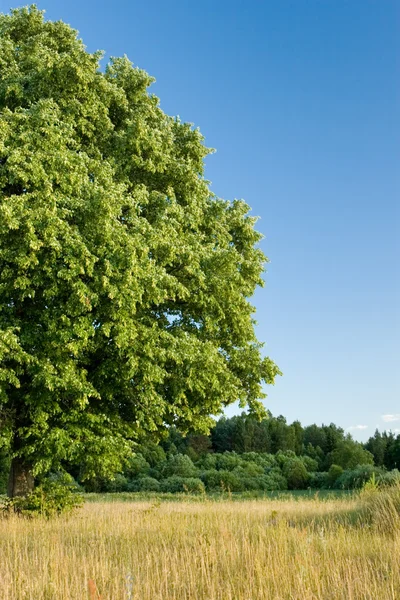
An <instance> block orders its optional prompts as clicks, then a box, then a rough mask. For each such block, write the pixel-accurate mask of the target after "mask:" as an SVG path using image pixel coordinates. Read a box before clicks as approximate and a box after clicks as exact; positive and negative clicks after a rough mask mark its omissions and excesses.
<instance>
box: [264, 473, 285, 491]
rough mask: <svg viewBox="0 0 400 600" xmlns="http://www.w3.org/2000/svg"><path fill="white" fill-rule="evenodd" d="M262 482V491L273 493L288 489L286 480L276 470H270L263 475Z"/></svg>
mask: <svg viewBox="0 0 400 600" xmlns="http://www.w3.org/2000/svg"><path fill="white" fill-rule="evenodd" d="M263 482H264V485H265V487H263V489H264V490H269V491H273V490H287V489H288V483H287V480H286V478H285V477H284V476H283V475H282V472H281V470H280V469H278V468H275V469H270V471H269V472H268V473H266V475H264V477H263Z"/></svg>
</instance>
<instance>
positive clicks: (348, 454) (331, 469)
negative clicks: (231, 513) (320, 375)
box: [0, 413, 400, 493]
mask: <svg viewBox="0 0 400 600" xmlns="http://www.w3.org/2000/svg"><path fill="white" fill-rule="evenodd" d="M8 463H9V458H8V457H7V454H6V453H4V452H3V454H1V453H0V491H4V488H5V485H6V473H7V471H8ZM399 466H400V435H397V436H396V435H395V434H393V433H392V432H386V431H384V432H383V433H380V432H379V431H378V430H377V431H376V432H375V434H374V435H373V436H372V437H370V438H369V440H368V441H367V442H366V443H365V444H362V443H360V442H357V441H355V440H354V439H353V438H352V436H351V435H350V434H349V433H346V432H345V431H344V430H343V429H342V428H341V427H338V426H337V425H335V424H333V423H331V424H330V425H321V426H318V425H315V424H313V425H308V426H306V427H303V426H302V425H301V423H300V422H299V421H294V422H293V423H291V424H288V423H287V421H286V419H285V418H284V417H283V416H279V417H274V416H272V415H271V414H269V418H267V419H263V420H262V421H257V419H255V418H254V417H252V416H251V415H248V414H245V413H242V414H241V415H238V416H234V417H231V418H227V417H222V418H221V419H219V420H218V421H217V422H216V424H215V427H214V428H213V429H212V431H211V433H210V435H208V436H206V435H203V434H199V433H195V432H192V433H189V434H187V435H184V434H183V433H182V432H181V431H179V430H178V429H177V428H176V427H170V428H169V429H168V431H167V434H166V436H165V437H164V439H162V440H161V441H160V442H158V443H156V442H154V441H153V440H151V439H149V438H147V439H143V440H142V443H141V444H140V445H139V446H138V447H137V448H136V451H135V454H134V455H132V457H131V458H130V460H129V461H128V463H127V464H126V466H125V468H124V470H123V471H122V472H119V473H115V474H114V477H113V478H109V479H105V478H103V477H95V478H92V479H90V480H87V481H83V479H84V477H83V473H82V470H81V469H80V468H79V467H76V466H75V467H72V466H70V465H68V464H66V465H65V470H66V471H67V473H68V474H69V476H70V477H71V480H74V481H76V482H77V484H76V485H77V486H78V487H80V488H81V489H83V490H85V491H88V492H95V491H97V492H120V491H155V492H157V491H160V492H185V491H186V492H191V493H202V492H205V491H207V492H220V491H230V492H245V491H268V490H287V489H289V490H296V489H306V488H315V489H353V488H359V487H361V486H362V485H363V484H364V483H365V482H366V481H368V480H369V479H370V478H371V476H372V475H373V474H374V475H375V478H376V480H377V481H380V482H386V483H391V482H394V481H397V480H399V478H400V474H399V471H398V470H397V468H398V467H399ZM54 476H56V474H52V477H54ZM64 476H65V474H64Z"/></svg>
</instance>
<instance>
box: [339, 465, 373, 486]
mask: <svg viewBox="0 0 400 600" xmlns="http://www.w3.org/2000/svg"><path fill="white" fill-rule="evenodd" d="M384 473H385V472H384V470H383V469H381V468H379V467H374V466H373V465H363V466H361V467H357V468H356V469H347V470H346V471H344V472H343V473H342V475H341V476H340V477H339V478H338V479H337V481H336V487H337V488H340V489H345V490H355V489H361V488H362V487H363V485H364V484H365V483H366V482H367V481H368V480H369V479H371V477H372V475H373V474H375V477H377V479H378V480H379V478H380V477H381V476H382V475H384Z"/></svg>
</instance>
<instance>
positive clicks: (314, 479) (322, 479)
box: [308, 471, 328, 490]
mask: <svg viewBox="0 0 400 600" xmlns="http://www.w3.org/2000/svg"><path fill="white" fill-rule="evenodd" d="M308 485H309V486H310V487H311V488H313V489H317V490H321V489H325V488H327V487H328V473H326V472H325V471H324V472H321V471H317V472H315V473H311V475H310V480H309V482H308Z"/></svg>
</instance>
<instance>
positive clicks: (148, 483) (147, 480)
mask: <svg viewBox="0 0 400 600" xmlns="http://www.w3.org/2000/svg"><path fill="white" fill-rule="evenodd" d="M135 483H136V484H137V489H138V491H140V492H159V491H160V490H161V485H160V482H159V481H157V479H154V477H141V478H140V479H139V480H138V481H137V482H135Z"/></svg>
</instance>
